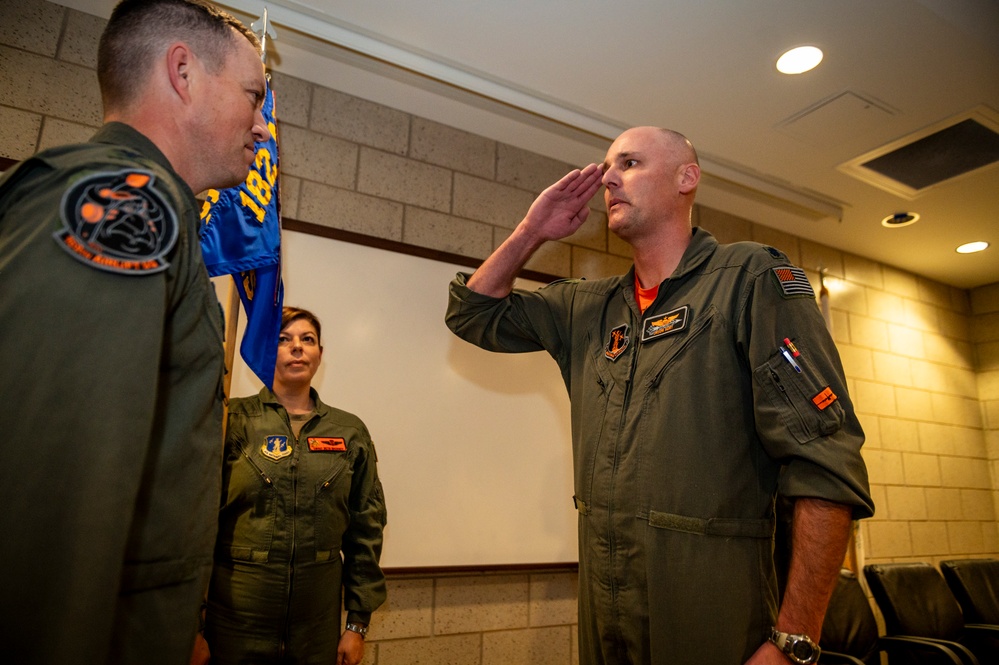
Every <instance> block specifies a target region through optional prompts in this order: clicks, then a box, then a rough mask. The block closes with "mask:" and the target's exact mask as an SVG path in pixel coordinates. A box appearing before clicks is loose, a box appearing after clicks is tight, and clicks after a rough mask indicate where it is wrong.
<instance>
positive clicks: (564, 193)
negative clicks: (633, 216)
mask: <svg viewBox="0 0 999 665" xmlns="http://www.w3.org/2000/svg"><path fill="white" fill-rule="evenodd" d="M601 178H603V171H602V170H601V168H600V167H599V166H597V165H596V164H590V165H589V166H587V167H586V168H584V169H582V170H576V171H572V172H571V173H568V174H566V175H565V177H563V178H562V179H561V180H559V181H558V182H556V183H555V184H554V185H552V186H551V187H549V188H548V189H546V190H545V191H543V192H541V194H540V195H539V196H538V198H536V199H535V200H534V203H532V204H531V207H530V209H529V210H528V211H527V216H526V217H524V221H523V222H521V225H522V226H523V227H524V229H523V230H524V232H525V233H530V234H531V235H533V236H534V237H536V238H537V239H539V240H541V241H543V242H546V241H549V240H561V239H562V238H567V237H569V236H571V235H572V234H573V233H575V232H576V231H577V230H579V227H580V226H582V225H583V222H585V221H586V218H587V217H588V216H589V214H590V208H589V206H588V205H587V204H588V203H589V201H590V199H592V198H593V195H594V194H596V193H597V190H598V189H599V188H600V180H601ZM539 244H540V243H539Z"/></svg>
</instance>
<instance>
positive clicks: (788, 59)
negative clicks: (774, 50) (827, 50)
mask: <svg viewBox="0 0 999 665" xmlns="http://www.w3.org/2000/svg"><path fill="white" fill-rule="evenodd" d="M820 62H822V51H821V50H819V49H817V48H816V47H814V46H799V47H797V48H793V49H791V50H790V51H787V52H786V53H785V54H784V55H782V56H781V57H779V58H778V59H777V71H779V72H780V73H781V74H801V73H804V72H807V71H808V70H810V69H815V67H816V66H817V65H818V64H819V63H820Z"/></svg>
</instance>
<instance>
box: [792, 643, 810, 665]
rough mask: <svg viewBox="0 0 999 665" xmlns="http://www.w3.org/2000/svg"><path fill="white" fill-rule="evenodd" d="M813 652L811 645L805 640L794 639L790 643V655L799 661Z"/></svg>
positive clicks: (808, 657) (805, 658)
mask: <svg viewBox="0 0 999 665" xmlns="http://www.w3.org/2000/svg"><path fill="white" fill-rule="evenodd" d="M814 652H815V650H814V649H813V648H812V645H811V644H809V643H808V642H806V641H805V640H796V641H795V642H794V643H793V644H792V645H791V655H792V656H794V657H795V658H797V659H799V660H801V661H807V660H809V659H810V658H811V657H812V654H813V653H814Z"/></svg>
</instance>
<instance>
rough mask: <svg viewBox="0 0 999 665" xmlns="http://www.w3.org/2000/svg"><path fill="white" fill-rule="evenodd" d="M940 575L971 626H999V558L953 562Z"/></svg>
mask: <svg viewBox="0 0 999 665" xmlns="http://www.w3.org/2000/svg"><path fill="white" fill-rule="evenodd" d="M940 572H941V573H943V576H944V579H945V580H947V586H949V587H950V590H951V591H952V592H953V593H954V597H955V598H957V602H958V604H960V605H961V611H962V612H964V621H965V623H967V624H990V625H999V559H952V560H950V561H941V562H940Z"/></svg>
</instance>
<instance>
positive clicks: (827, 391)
mask: <svg viewBox="0 0 999 665" xmlns="http://www.w3.org/2000/svg"><path fill="white" fill-rule="evenodd" d="M837 399H838V398H837V397H836V394H835V393H833V391H832V388H830V387H829V386H826V387H825V388H824V389H823V390H822V392H820V393H819V394H818V395H816V396H815V397H813V398H812V404H814V405H815V407H816V408H817V409H818V410H819V411H825V410H826V408H828V407H829V406H831V405H832V403H833V402H835V401H836V400H837Z"/></svg>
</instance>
